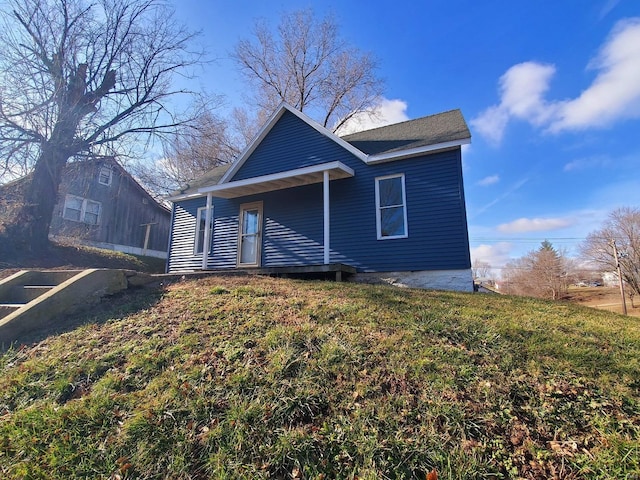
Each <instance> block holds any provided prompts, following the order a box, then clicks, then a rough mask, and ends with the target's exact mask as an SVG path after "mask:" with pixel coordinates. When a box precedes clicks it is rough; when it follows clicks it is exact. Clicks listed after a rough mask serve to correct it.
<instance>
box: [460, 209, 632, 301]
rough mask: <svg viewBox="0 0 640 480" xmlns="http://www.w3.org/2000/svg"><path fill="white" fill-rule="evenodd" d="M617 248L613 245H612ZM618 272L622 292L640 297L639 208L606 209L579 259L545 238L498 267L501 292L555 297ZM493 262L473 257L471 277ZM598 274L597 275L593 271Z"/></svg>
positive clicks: (584, 245)
mask: <svg viewBox="0 0 640 480" xmlns="http://www.w3.org/2000/svg"><path fill="white" fill-rule="evenodd" d="M614 246H615V248H614ZM618 269H619V271H620V274H621V277H622V281H623V282H624V286H625V288H626V294H627V296H629V297H630V298H631V300H632V301H633V298H634V297H635V296H637V295H640V208H638V207H622V208H618V209H616V210H613V211H612V212H610V214H609V216H608V218H607V220H606V221H605V222H604V224H603V225H602V228H600V229H598V230H595V231H593V232H591V233H590V234H589V235H588V236H587V238H586V240H585V241H584V242H583V243H582V245H581V246H580V257H579V258H571V257H569V256H568V255H567V253H566V252H565V251H563V250H558V249H556V248H555V247H554V246H553V244H552V243H551V242H549V241H547V240H545V241H543V242H542V243H541V245H540V247H539V248H538V249H536V250H533V251H530V252H528V253H527V254H526V255H524V256H522V257H520V258H517V259H515V260H512V261H511V262H509V263H507V265H506V266H505V267H504V268H503V270H502V276H501V277H502V278H501V280H500V289H501V291H503V292H505V293H509V294H514V295H526V296H532V297H539V298H547V299H552V300H558V299H561V298H563V297H564V296H565V295H566V293H567V290H568V288H569V286H570V285H572V284H574V283H576V282H578V281H580V280H587V281H588V282H590V281H593V279H594V278H596V279H601V278H602V274H603V273H607V272H610V273H613V274H614V275H617V272H618ZM490 270H491V266H490V265H489V264H487V263H486V262H482V261H481V260H476V261H474V264H473V267H472V271H473V273H474V279H476V278H481V277H483V276H486V275H487V272H490ZM597 272H599V273H597Z"/></svg>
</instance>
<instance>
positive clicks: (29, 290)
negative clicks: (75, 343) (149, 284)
mask: <svg viewBox="0 0 640 480" xmlns="http://www.w3.org/2000/svg"><path fill="white" fill-rule="evenodd" d="M128 277H131V278H132V280H131V284H132V285H133V284H135V283H134V282H135V280H133V279H135V277H136V274H135V273H133V274H129V273H127V271H124V270H107V269H89V270H84V271H60V270H56V271H29V270H23V271H21V272H18V273H16V274H14V275H12V276H10V277H8V278H6V279H3V280H1V281H0V347H1V346H3V345H4V346H6V345H10V344H11V342H13V341H15V340H16V339H17V338H19V337H20V336H21V335H24V334H27V333H30V332H34V331H36V330H39V329H42V328H48V327H50V326H51V324H52V322H53V321H54V320H55V319H56V318H58V317H60V318H64V317H65V316H67V315H69V314H71V313H73V312H75V311H77V310H79V309H82V308H86V307H87V306H88V305H91V304H93V303H95V302H97V301H99V299H100V298H101V297H103V296H105V295H111V294H114V293H116V292H119V291H121V290H124V289H126V288H128V286H129V283H130V280H129V279H128ZM140 282H141V280H140ZM140 284H143V283H140Z"/></svg>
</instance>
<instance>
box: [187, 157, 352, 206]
mask: <svg viewBox="0 0 640 480" xmlns="http://www.w3.org/2000/svg"><path fill="white" fill-rule="evenodd" d="M325 171H326V172H329V180H339V179H341V178H349V177H353V176H354V175H355V172H354V171H353V169H352V168H351V167H348V166H347V165H345V164H344V163H342V162H339V161H335V162H329V163H321V164H318V165H310V166H308V167H303V168H296V169H294V170H287V171H284V172H278V173H272V174H269V175H262V176H260V177H253V178H247V179H244V180H236V181H233V182H226V183H220V184H217V185H211V186H209V187H203V188H199V189H198V195H197V196H204V195H207V194H209V193H211V195H212V196H214V197H220V198H236V197H244V196H247V195H255V194H258V193H265V192H272V191H274V190H282V189H286V188H293V187H300V186H302V185H311V184H313V183H322V181H323V173H324V172H325Z"/></svg>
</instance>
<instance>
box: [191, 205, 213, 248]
mask: <svg viewBox="0 0 640 480" xmlns="http://www.w3.org/2000/svg"><path fill="white" fill-rule="evenodd" d="M210 211H211V215H210V216H209V220H210V222H209V249H208V250H207V253H211V241H212V239H213V206H212V207H211V210H210ZM206 213H207V207H200V208H198V215H197V217H196V241H195V245H194V248H193V252H194V253H195V254H196V255H201V254H202V250H203V245H204V232H205V230H206V228H207V227H206V222H207V216H206Z"/></svg>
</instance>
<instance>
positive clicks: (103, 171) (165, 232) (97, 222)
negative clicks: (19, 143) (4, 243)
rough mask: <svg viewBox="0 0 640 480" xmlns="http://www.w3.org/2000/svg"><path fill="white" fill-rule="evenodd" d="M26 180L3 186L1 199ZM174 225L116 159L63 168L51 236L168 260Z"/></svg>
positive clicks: (86, 161)
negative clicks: (171, 232) (170, 238)
mask: <svg viewBox="0 0 640 480" xmlns="http://www.w3.org/2000/svg"><path fill="white" fill-rule="evenodd" d="M24 181H25V180H24V179H21V180H17V181H16V182H13V183H12V184H9V185H5V186H4V187H3V188H2V191H3V196H5V197H6V196H7V195H8V194H10V192H11V191H14V192H15V191H16V189H18V188H20V186H21V184H23V183H24ZM7 192H9V193H7ZM170 223H171V213H170V211H169V209H167V208H166V207H164V206H163V205H161V204H160V203H158V202H157V201H156V200H155V199H154V198H153V197H152V196H151V195H150V194H149V193H148V192H147V191H146V190H144V188H142V186H140V184H139V183H138V182H136V181H135V179H134V178H133V177H132V176H131V175H130V174H129V173H128V172H127V171H126V170H125V169H124V168H122V166H120V164H119V163H118V162H117V161H116V160H115V159H113V158H109V157H107V158H94V159H88V160H78V161H74V162H71V163H69V164H67V166H66V167H65V171H64V173H63V176H62V182H61V184H60V188H59V191H58V202H57V203H56V205H55V207H54V210H53V217H52V220H51V226H50V229H49V237H50V238H51V239H54V240H56V239H57V240H63V241H72V242H77V243H79V244H82V245H89V246H94V247H98V248H106V249H110V250H117V251H121V252H126V253H133V254H137V255H148V256H154V257H159V258H166V257H167V247H168V239H169V230H170Z"/></svg>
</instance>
